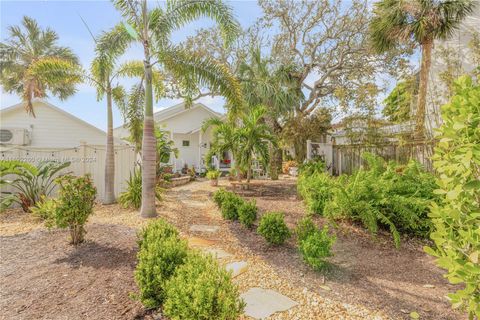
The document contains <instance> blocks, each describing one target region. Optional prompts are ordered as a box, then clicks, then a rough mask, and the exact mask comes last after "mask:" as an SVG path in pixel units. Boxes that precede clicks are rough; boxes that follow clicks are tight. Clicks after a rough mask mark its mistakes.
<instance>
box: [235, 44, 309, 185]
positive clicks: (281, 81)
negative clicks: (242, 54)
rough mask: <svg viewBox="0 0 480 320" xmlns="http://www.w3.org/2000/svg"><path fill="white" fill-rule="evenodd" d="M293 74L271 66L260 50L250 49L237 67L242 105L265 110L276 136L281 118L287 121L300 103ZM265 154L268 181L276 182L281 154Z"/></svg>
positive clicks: (274, 150)
mask: <svg viewBox="0 0 480 320" xmlns="http://www.w3.org/2000/svg"><path fill="white" fill-rule="evenodd" d="M293 71H294V70H293V66H275V65H274V63H273V61H272V60H271V59H268V58H263V57H262V55H261V51H260V48H255V49H252V50H251V51H250V53H249V56H248V60H247V61H243V62H242V63H241V64H240V66H239V78H240V79H241V81H242V82H241V84H242V92H243V93H244V96H245V100H246V102H247V103H248V105H249V106H252V107H254V106H257V105H264V106H265V107H266V115H265V119H266V121H267V124H268V125H269V126H270V128H271V130H272V132H273V133H274V134H275V135H277V136H279V135H280V134H281V131H282V126H281V125H280V121H281V120H282V118H283V119H285V118H286V117H288V115H289V114H291V112H292V111H293V110H294V108H295V106H296V105H298V104H299V103H300V102H301V100H302V99H303V93H302V91H301V90H299V89H298V85H297V79H295V78H293V77H292V76H291V75H292V73H293ZM269 153H270V163H269V169H270V177H271V178H272V179H274V180H275V179H278V171H279V170H280V168H281V157H282V154H281V152H280V150H279V149H278V148H274V147H273V145H271V146H270V148H269ZM278 162H280V163H278Z"/></svg>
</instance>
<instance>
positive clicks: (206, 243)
mask: <svg viewBox="0 0 480 320" xmlns="http://www.w3.org/2000/svg"><path fill="white" fill-rule="evenodd" d="M187 241H188V245H189V246H190V247H194V248H196V247H211V246H213V245H214V244H215V242H214V241H212V240H208V239H202V238H198V237H189V238H187Z"/></svg>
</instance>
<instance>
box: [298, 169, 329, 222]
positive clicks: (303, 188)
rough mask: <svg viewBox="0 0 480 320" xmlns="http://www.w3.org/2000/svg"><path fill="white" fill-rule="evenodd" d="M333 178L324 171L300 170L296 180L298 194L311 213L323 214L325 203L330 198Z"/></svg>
mask: <svg viewBox="0 0 480 320" xmlns="http://www.w3.org/2000/svg"><path fill="white" fill-rule="evenodd" d="M334 185H335V180H334V179H333V178H332V177H330V175H329V174H328V173H326V172H312V173H305V172H302V173H301V174H300V175H299V177H298V180H297V190H298V194H299V195H300V196H301V197H302V198H303V200H304V201H305V204H306V206H307V209H308V210H309V211H310V212H311V213H316V214H320V215H323V210H324V208H325V204H326V203H327V202H328V201H329V200H330V199H331V198H332V195H333V188H334Z"/></svg>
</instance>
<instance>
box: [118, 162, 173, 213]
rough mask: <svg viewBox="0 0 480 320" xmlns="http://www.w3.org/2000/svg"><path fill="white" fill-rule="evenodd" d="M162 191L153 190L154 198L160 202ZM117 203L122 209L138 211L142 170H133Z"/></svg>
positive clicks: (140, 198) (140, 197)
mask: <svg viewBox="0 0 480 320" xmlns="http://www.w3.org/2000/svg"><path fill="white" fill-rule="evenodd" d="M162 192H163V189H162V188H160V187H158V186H157V187H156V188H155V197H156V198H157V200H158V201H162ZM118 202H119V203H120V205H121V206H122V207H124V208H134V209H139V208H140V206H141V205H142V170H141V169H137V168H135V169H134V170H133V174H131V173H130V177H129V178H128V180H127V190H126V191H125V192H122V193H121V194H120V196H119V197H118Z"/></svg>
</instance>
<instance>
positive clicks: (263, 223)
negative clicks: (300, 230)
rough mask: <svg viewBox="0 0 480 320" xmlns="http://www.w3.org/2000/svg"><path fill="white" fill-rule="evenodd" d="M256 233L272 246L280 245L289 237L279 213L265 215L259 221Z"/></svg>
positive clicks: (281, 214)
mask: <svg viewBox="0 0 480 320" xmlns="http://www.w3.org/2000/svg"><path fill="white" fill-rule="evenodd" d="M257 232H258V233H259V234H261V235H262V236H263V237H264V238H265V240H267V242H268V243H270V244H274V245H280V244H282V243H284V242H285V240H287V239H288V238H289V237H290V230H289V229H288V227H287V225H286V224H285V220H284V216H283V213H280V212H268V213H265V214H264V215H263V216H262V218H261V219H260V223H259V225H258V229H257Z"/></svg>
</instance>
